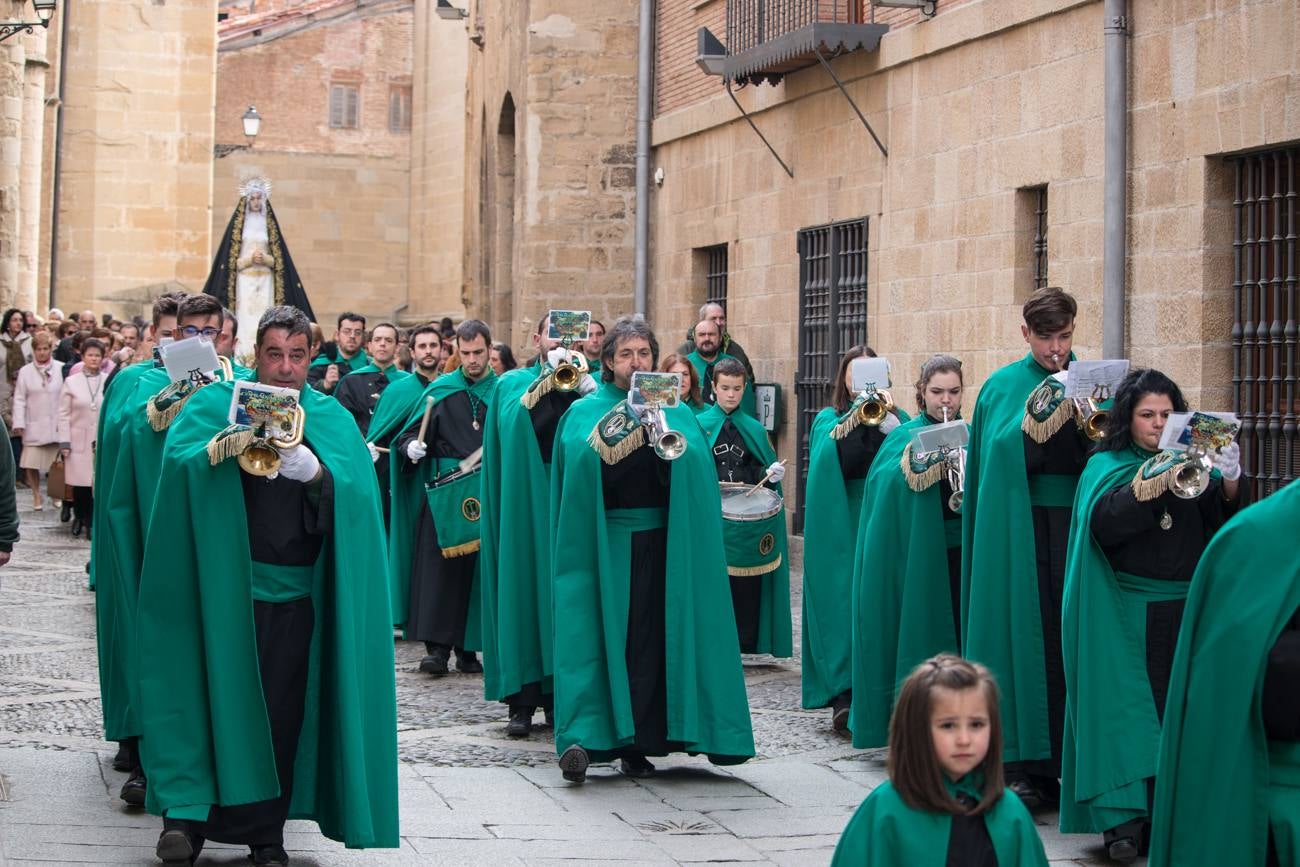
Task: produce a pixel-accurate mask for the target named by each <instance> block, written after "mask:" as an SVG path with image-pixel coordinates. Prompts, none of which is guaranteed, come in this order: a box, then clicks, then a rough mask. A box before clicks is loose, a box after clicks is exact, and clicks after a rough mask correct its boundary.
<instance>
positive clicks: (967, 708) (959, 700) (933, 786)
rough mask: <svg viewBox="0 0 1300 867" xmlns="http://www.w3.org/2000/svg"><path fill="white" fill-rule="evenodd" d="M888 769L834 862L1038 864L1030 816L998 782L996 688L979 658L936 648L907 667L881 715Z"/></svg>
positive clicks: (966, 866) (860, 866) (934, 866)
mask: <svg viewBox="0 0 1300 867" xmlns="http://www.w3.org/2000/svg"><path fill="white" fill-rule="evenodd" d="M888 768H889V780H888V781H887V782H885V783H882V784H881V785H880V786H878V787H876V789H875V790H874V791H873V792H872V793H871V794H870V795H868V796H867V799H866V800H865V801H863V802H862V806H860V807H858V811H857V812H856V813H854V814H853V818H852V819H851V820H849V824H848V827H847V828H845V829H844V834H843V835H842V836H841V837H840V842H839V845H838V846H836V847H835V860H834V861H833V862H832V865H833V867H838V865H842V867H848V865H853V867H864V865H865V867H895V865H899V864H906V865H909V867H946V865H959V867H976V865H984V864H989V863H996V864H998V865H999V867H1046V864H1047V854H1046V852H1044V851H1043V843H1042V841H1041V840H1040V839H1039V838H1038V832H1037V831H1036V830H1035V828H1034V820H1033V818H1032V817H1031V816H1030V815H1029V811H1028V810H1026V809H1025V806H1024V804H1022V803H1021V802H1020V799H1019V798H1017V797H1016V795H1015V793H1014V792H1011V791H1010V790H1008V789H1007V788H1006V786H1005V785H1004V782H1003V777H1002V721H1001V717H1000V715H999V713H998V687H997V684H996V683H995V682H994V681H993V675H991V674H990V673H989V671H988V669H987V668H985V667H984V666H982V665H980V664H979V663H976V662H968V661H966V660H964V659H961V658H960V657H957V656H953V655H952V654H947V653H944V654H940V655H939V656H935V657H932V658H931V659H928V660H926V661H925V662H923V663H921V664H920V665H918V666H917V667H916V668H915V669H913V670H912V673H911V674H910V675H909V676H908V678H907V680H906V681H904V682H903V686H902V688H901V689H900V690H899V692H898V701H897V703H896V704H895V706H894V715H893V717H892V719H891V720H890V722H889V764H888ZM940 841H944V842H943V843H942V845H938V844H939V843H940Z"/></svg>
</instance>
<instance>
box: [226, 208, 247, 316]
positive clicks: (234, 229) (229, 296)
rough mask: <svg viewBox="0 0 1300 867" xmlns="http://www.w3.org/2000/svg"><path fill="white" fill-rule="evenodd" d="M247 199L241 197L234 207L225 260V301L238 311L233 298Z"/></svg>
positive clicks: (235, 299)
mask: <svg viewBox="0 0 1300 867" xmlns="http://www.w3.org/2000/svg"><path fill="white" fill-rule="evenodd" d="M247 204H248V198H247V197H246V196H241V197H240V199H239V204H238V205H236V206H235V220H234V222H233V223H231V226H230V255H229V257H228V258H227V259H226V300H227V301H229V302H230V309H231V310H238V309H239V299H238V298H236V297H235V295H236V293H235V287H236V286H237V285H238V282H239V254H240V252H241V250H242V248H243V246H244V209H245V207H246V206H247Z"/></svg>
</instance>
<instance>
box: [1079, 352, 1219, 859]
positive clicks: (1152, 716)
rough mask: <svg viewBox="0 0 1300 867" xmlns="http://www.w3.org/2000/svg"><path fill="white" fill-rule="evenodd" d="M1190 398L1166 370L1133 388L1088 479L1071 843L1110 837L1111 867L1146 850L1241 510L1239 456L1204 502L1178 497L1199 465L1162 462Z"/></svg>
mask: <svg viewBox="0 0 1300 867" xmlns="http://www.w3.org/2000/svg"><path fill="white" fill-rule="evenodd" d="M1186 409H1187V404H1186V401H1184V400H1183V396H1182V393H1181V392H1180V391H1179V389H1178V386H1177V385H1175V384H1174V382H1173V381H1172V380H1170V379H1169V378H1168V377H1167V376H1165V375H1164V374H1162V373H1160V372H1159V371H1156V370H1146V369H1137V370H1132V371H1130V372H1129V374H1128V375H1127V376H1126V377H1125V378H1124V380H1123V382H1121V383H1120V385H1119V388H1118V389H1117V391H1116V395H1115V404H1114V407H1113V408H1112V410H1111V414H1110V418H1109V419H1108V421H1107V425H1106V430H1105V436H1104V437H1103V438H1102V440H1101V442H1100V443H1098V445H1097V451H1096V453H1095V454H1093V456H1092V457H1091V458H1090V459H1089V460H1088V465H1087V467H1086V468H1085V469H1084V471H1083V475H1081V476H1080V477H1079V488H1078V494H1077V497H1076V499H1075V504H1074V518H1073V522H1072V524H1071V534H1070V549H1069V559H1068V563H1067V567H1066V573H1065V578H1066V580H1065V594H1064V599H1063V603H1062V624H1061V635H1062V645H1063V646H1062V653H1063V658H1064V662H1065V685H1066V703H1065V735H1064V742H1063V748H1062V766H1061V830H1062V831H1063V832H1065V833H1067V834H1081V833H1103V837H1104V840H1105V843H1106V846H1107V850H1108V852H1109V854H1110V857H1111V859H1112V860H1115V861H1120V862H1123V863H1127V862H1131V861H1133V860H1135V859H1136V858H1137V857H1138V855H1139V853H1140V852H1141V850H1142V848H1143V841H1144V837H1145V830H1146V826H1148V825H1149V819H1148V817H1149V816H1150V809H1151V807H1150V790H1151V786H1152V781H1153V778H1154V777H1155V776H1156V756H1157V752H1158V746H1159V741H1160V720H1161V717H1162V715H1163V713H1164V706H1165V695H1166V691H1167V688H1168V685H1169V675H1170V669H1171V666H1172V663H1173V656H1174V647H1175V644H1176V642H1177V639H1178V629H1179V626H1180V624H1181V621H1182V616H1183V601H1184V599H1185V598H1186V596H1187V588H1188V582H1189V581H1190V580H1191V577H1192V574H1193V572H1194V571H1195V570H1196V566H1197V563H1198V562H1199V560H1200V557H1201V553H1202V552H1203V551H1204V550H1205V546H1206V545H1207V544H1208V543H1209V541H1210V538H1211V537H1212V536H1213V535H1214V534H1215V532H1217V531H1218V529H1219V528H1220V527H1221V526H1223V524H1224V522H1225V521H1226V520H1227V519H1228V517H1229V516H1230V515H1231V514H1232V513H1233V512H1235V511H1236V509H1237V508H1238V504H1239V502H1240V501H1239V497H1240V493H1241V484H1240V481H1239V480H1240V477H1241V468H1240V466H1239V463H1238V459H1237V454H1238V448H1237V446H1236V444H1235V443H1234V444H1232V445H1229V446H1228V447H1226V448H1225V449H1223V450H1222V451H1221V452H1219V453H1217V454H1216V455H1215V461H1216V463H1217V465H1218V469H1217V470H1215V471H1214V472H1213V473H1211V474H1210V475H1211V478H1210V479H1209V482H1208V487H1207V488H1206V489H1205V491H1204V493H1202V494H1200V496H1197V497H1194V498H1190V499H1184V498H1183V497H1180V496H1178V495H1176V494H1175V489H1172V488H1171V484H1172V480H1173V479H1174V477H1175V474H1176V473H1177V472H1178V470H1179V469H1180V468H1185V466H1186V457H1185V455H1183V454H1174V453H1170V452H1160V453H1157V449H1158V448H1159V443H1160V437H1161V434H1162V433H1163V431H1164V428H1165V424H1166V421H1167V420H1168V418H1169V416H1170V414H1171V413H1174V412H1185V411H1186Z"/></svg>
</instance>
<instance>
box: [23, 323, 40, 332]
mask: <svg viewBox="0 0 1300 867" xmlns="http://www.w3.org/2000/svg"><path fill="white" fill-rule="evenodd" d="M40 327H41V326H40V324H39V323H36V322H28V323H27V324H26V325H24V326H23V330H24V331H35V330H36V329H37V328H40Z"/></svg>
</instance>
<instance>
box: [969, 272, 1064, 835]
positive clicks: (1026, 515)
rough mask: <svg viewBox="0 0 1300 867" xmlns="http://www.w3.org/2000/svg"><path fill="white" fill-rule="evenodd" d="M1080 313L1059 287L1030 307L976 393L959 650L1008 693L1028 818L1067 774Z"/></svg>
mask: <svg viewBox="0 0 1300 867" xmlns="http://www.w3.org/2000/svg"><path fill="white" fill-rule="evenodd" d="M1076 309H1077V307H1076V304H1075V301H1074V298H1072V297H1071V296H1070V295H1068V294H1067V293H1065V292H1063V291H1061V290H1060V289H1056V288H1049V289H1040V290H1039V291H1037V292H1035V293H1034V294H1033V295H1032V296H1030V298H1029V300H1027V301H1026V302H1025V304H1024V307H1023V314H1024V320H1025V324H1024V325H1022V326H1021V333H1022V335H1023V337H1024V339H1025V342H1026V343H1028V344H1029V347H1030V352H1029V354H1028V355H1026V356H1025V357H1024V358H1022V359H1021V360H1019V361H1016V362H1013V363H1011V364H1009V365H1007V366H1006V367H1003V368H1001V369H1000V370H997V371H995V372H994V373H993V374H992V375H991V376H990V377H989V378H988V381H987V382H985V383H984V386H983V388H981V389H980V393H979V399H978V400H977V401H976V403H975V409H974V411H973V412H972V414H971V432H970V445H969V447H968V449H967V459H966V494H965V499H964V500H963V503H962V641H961V646H962V653H963V654H965V656H966V657H967V658H969V659H977V660H979V661H980V662H982V663H984V664H985V665H987V666H988V667H989V668H990V669H992V671H993V674H994V676H995V677H996V678H997V681H998V686H999V687H1001V689H1002V725H1003V736H1004V739H1005V756H1006V760H1007V785H1008V786H1009V787H1010V788H1011V789H1012V791H1014V792H1015V793H1016V794H1017V795H1019V796H1020V799H1021V800H1022V801H1024V802H1025V806H1026V807H1029V808H1030V809H1031V810H1032V809H1034V808H1036V807H1038V806H1040V805H1042V804H1045V803H1052V802H1055V801H1056V800H1057V797H1058V790H1059V783H1058V782H1057V780H1058V778H1059V777H1060V774H1061V732H1062V730H1063V728H1064V715H1065V675H1064V672H1063V669H1062V663H1061V636H1060V623H1061V595H1062V593H1063V592H1064V585H1065V554H1066V544H1067V541H1068V539H1069V528H1070V513H1071V508H1072V506H1073V504H1074V491H1075V487H1076V485H1077V484H1078V477H1079V473H1080V472H1082V470H1083V465H1084V463H1085V461H1086V460H1087V445H1088V441H1087V439H1086V438H1085V437H1084V436H1083V434H1082V433H1081V432H1080V429H1079V426H1078V424H1076V423H1072V422H1073V421H1074V419H1075V416H1074V414H1073V407H1074V402H1073V401H1071V400H1067V399H1065V397H1064V385H1063V384H1062V382H1061V381H1060V380H1059V379H1057V378H1055V376H1054V375H1057V374H1060V375H1061V376H1063V373H1062V371H1063V369H1064V366H1065V364H1066V362H1067V360H1068V359H1069V358H1071V357H1072V356H1071V354H1070V345H1071V342H1072V340H1073V336H1074V317H1075V312H1076ZM976 540H978V544H976Z"/></svg>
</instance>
